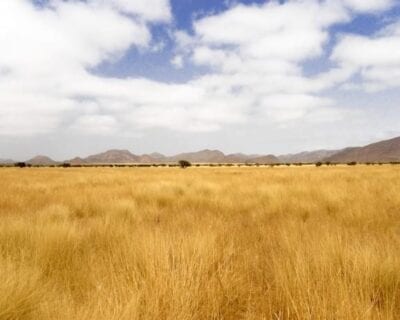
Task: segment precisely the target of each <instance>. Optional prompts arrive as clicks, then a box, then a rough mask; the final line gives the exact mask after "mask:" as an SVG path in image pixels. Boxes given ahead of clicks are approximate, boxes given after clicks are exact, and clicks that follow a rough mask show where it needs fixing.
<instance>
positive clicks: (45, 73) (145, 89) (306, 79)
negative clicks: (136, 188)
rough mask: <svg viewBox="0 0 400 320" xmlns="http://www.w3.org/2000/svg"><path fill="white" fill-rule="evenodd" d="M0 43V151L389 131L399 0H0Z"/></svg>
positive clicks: (154, 147)
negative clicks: (0, 0)
mask: <svg viewBox="0 0 400 320" xmlns="http://www.w3.org/2000/svg"><path fill="white" fill-rule="evenodd" d="M15 21H18V22H19V23H17V24H16V23H15ZM0 49H1V52H2V54H1V55H0V158H10V157H12V158H17V159H24V158H28V157H30V156H33V155H36V154H48V155H50V156H52V157H54V158H57V159H64V158H68V157H72V156H75V155H87V154H90V153H94V152H99V151H103V150H105V149H110V148H124V149H130V150H132V151H133V152H136V153H146V152H152V151H160V152H163V153H166V154H173V153H177V152H183V151H191V150H198V149H205V148H209V149H220V150H222V151H225V152H227V153H229V152H247V153H274V154H281V153H289V152H297V151H302V150H310V149H319V148H331V149H334V148H340V147H344V146H348V145H361V144H366V143H369V142H372V141H375V140H379V139H384V138H390V137H392V136H395V135H400V128H399V124H398V123H399V121H398V120H399V119H400V104H399V102H400V94H399V90H398V89H399V87H400V6H399V5H398V3H397V1H392V0H331V1H323V0H292V1H280V2H279V1H264V0H237V1H222V0H221V1H216V0H204V1H199V0H108V1H105V0H86V1H73V0H67V1H61V0H46V1H41V0H36V1H33V0H3V1H2V2H1V3H0ZM60 141H63V143H62V144H60Z"/></svg>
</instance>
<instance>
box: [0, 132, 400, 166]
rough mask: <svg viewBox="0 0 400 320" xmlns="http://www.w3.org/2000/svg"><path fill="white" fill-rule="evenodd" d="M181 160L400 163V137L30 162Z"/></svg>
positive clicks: (118, 153) (111, 152) (120, 153)
mask: <svg viewBox="0 0 400 320" xmlns="http://www.w3.org/2000/svg"><path fill="white" fill-rule="evenodd" d="M179 160H187V161H190V162H193V163H227V164H229V163H259V164H275V163H276V164H278V163H316V162H331V163H348V162H363V163H368V162H369V163H377V162H400V137H395V138H392V139H388V140H382V141H378V142H374V143H371V144H368V145H365V146H361V147H348V148H343V149H339V150H324V149H322V150H314V151H304V152H299V153H294V154H286V155H279V156H275V155H272V154H266V155H262V154H251V155H248V154H244V153H231V154H225V153H223V152H222V151H220V150H215V149H214V150H212V149H203V150H200V151H195V152H185V153H179V154H176V155H172V156H166V155H164V154H161V153H158V152H153V153H148V154H141V155H137V154H134V153H132V152H131V151H129V150H126V149H110V150H107V151H105V152H101V153H97V154H93V155H89V156H87V157H84V158H83V157H75V158H73V159H70V160H66V161H55V160H53V159H51V158H50V157H47V156H44V155H38V156H36V157H34V158H32V159H29V160H27V161H26V163H28V164H31V165H56V164H61V163H63V162H66V163H70V164H72V165H85V164H129V163H138V164H141V163H143V164H152V163H176V162H178V161H179ZM10 163H15V161H13V160H11V159H0V164H10Z"/></svg>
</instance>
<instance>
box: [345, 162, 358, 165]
mask: <svg viewBox="0 0 400 320" xmlns="http://www.w3.org/2000/svg"><path fill="white" fill-rule="evenodd" d="M347 165H348V166H355V165H357V162H355V161H351V162H349V163H347Z"/></svg>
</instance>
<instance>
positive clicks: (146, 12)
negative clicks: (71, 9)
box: [91, 0, 171, 22]
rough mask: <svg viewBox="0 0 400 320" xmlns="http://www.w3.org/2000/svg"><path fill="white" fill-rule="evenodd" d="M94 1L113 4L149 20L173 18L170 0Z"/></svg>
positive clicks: (95, 1) (162, 20)
mask: <svg viewBox="0 0 400 320" xmlns="http://www.w3.org/2000/svg"><path fill="white" fill-rule="evenodd" d="M91 2H94V3H101V4H112V5H114V6H115V7H116V8H118V9H119V10H121V11H123V12H126V13H130V14H133V15H136V16H138V17H139V18H141V19H144V20H148V21H160V22H167V21H170V20H171V7H170V4H169V0H146V1H143V0H91Z"/></svg>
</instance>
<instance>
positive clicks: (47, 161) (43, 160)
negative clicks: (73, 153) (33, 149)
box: [26, 155, 58, 166]
mask: <svg viewBox="0 0 400 320" xmlns="http://www.w3.org/2000/svg"><path fill="white" fill-rule="evenodd" d="M26 163H29V164H31V165H34V166H48V165H55V164H58V162H57V161H54V160H53V159H51V158H49V157H47V156H41V155H40V156H36V157H34V158H32V159H30V160H28V161H26Z"/></svg>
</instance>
